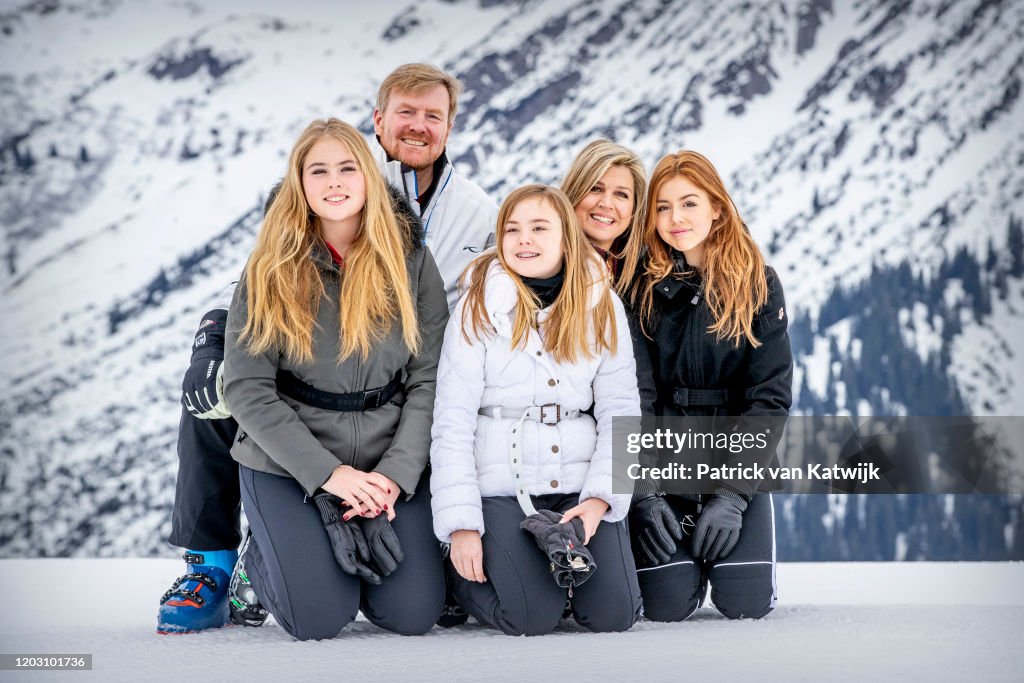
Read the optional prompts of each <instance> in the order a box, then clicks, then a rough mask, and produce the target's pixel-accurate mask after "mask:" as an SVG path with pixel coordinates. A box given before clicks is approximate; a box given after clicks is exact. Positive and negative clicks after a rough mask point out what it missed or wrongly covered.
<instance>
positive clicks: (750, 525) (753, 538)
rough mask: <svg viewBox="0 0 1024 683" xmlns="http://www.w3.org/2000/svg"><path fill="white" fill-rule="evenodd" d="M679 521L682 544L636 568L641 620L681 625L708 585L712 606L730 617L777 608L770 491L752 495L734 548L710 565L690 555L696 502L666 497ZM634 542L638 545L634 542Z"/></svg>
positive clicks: (752, 616) (751, 616)
mask: <svg viewBox="0 0 1024 683" xmlns="http://www.w3.org/2000/svg"><path fill="white" fill-rule="evenodd" d="M665 500H666V501H668V503H669V505H671V506H672V510H673V511H674V512H675V513H676V517H677V518H678V519H679V520H680V522H682V523H683V540H682V542H681V543H678V544H677V548H676V553H675V555H673V556H672V557H671V558H670V559H669V561H668V562H666V563H665V564H661V565H657V566H655V567H645V568H642V569H639V570H637V576H638V578H639V579H640V591H641V592H642V593H643V599H644V616H645V617H647V618H648V619H650V620H652V621H682V620H683V619H686V618H687V617H689V616H690V615H691V614H693V613H694V612H695V611H696V610H697V608H698V607H700V604H701V602H702V601H703V599H704V595H705V593H706V591H707V587H708V583H709V582H710V584H711V600H712V602H714V603H715V607H716V608H717V609H718V611H719V612H721V613H722V614H723V615H725V616H726V617H729V618H730V619H743V618H747V619H760V618H761V617H763V616H765V615H766V614H768V613H769V612H771V611H772V608H774V607H775V598H776V590H775V518H774V517H775V508H774V505H773V503H772V496H771V494H770V493H762V494H758V495H755V496H754V498H753V499H752V500H751V501H750V504H749V505H748V506H747V509H746V511H745V512H744V513H743V527H742V529H741V530H740V539H739V541H738V542H737V543H736V547H735V548H733V551H732V552H731V553H729V555H727V556H726V557H724V558H722V559H720V560H718V561H717V562H714V563H712V564H708V563H705V562H702V561H701V560H698V559H695V558H694V557H693V554H692V547H693V536H692V534H693V525H694V523H696V521H697V519H698V518H699V517H700V513H699V506H698V503H697V501H695V500H693V499H689V498H683V497H679V496H665ZM634 542H638V541H636V540H635V539H634Z"/></svg>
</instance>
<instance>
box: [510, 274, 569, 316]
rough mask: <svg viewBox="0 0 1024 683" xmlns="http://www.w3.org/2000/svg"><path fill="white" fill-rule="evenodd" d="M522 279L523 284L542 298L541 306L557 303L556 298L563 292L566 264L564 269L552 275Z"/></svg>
mask: <svg viewBox="0 0 1024 683" xmlns="http://www.w3.org/2000/svg"><path fill="white" fill-rule="evenodd" d="M521 279H522V281H523V284H524V285H526V286H527V288H528V289H529V290H530V291H531V292H533V293H534V294H536V295H537V298H538V299H540V307H541V308H547V307H548V306H550V305H551V304H553V303H555V299H557V298H558V295H559V294H560V293H561V292H562V283H563V282H564V281H565V266H562V269H561V270H560V271H558V272H557V273H555V274H554V275H552V276H551V277H545V278H537V277H524V278H521Z"/></svg>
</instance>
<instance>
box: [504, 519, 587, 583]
mask: <svg viewBox="0 0 1024 683" xmlns="http://www.w3.org/2000/svg"><path fill="white" fill-rule="evenodd" d="M560 519H562V515H561V514H559V513H557V512H554V511H552V510H538V511H537V514H534V515H530V516H529V517H527V518H526V519H524V520H523V521H522V522H520V523H519V528H520V529H523V530H524V531H528V532H529V533H531V534H533V540H534V541H535V542H536V543H537V547H538V548H540V549H541V551H542V552H543V553H544V554H545V555H547V557H548V559H549V560H551V575H552V576H553V577H554V578H555V583H557V584H558V585H559V586H561V587H562V588H568V589H569V591H570V595H571V592H572V588H573V586H579V585H581V584H582V583H583V582H584V581H586V580H587V579H589V578H590V576H591V574H593V573H594V570H596V569H597V564H596V563H595V562H594V556H593V555H591V554H590V551H589V550H587V546H585V545H583V539H584V538H586V532H585V531H584V529H583V520H582V519H580V518H579V517H573V518H572V519H570V520H569V521H568V522H566V523H565V524H559V523H558V522H559V520H560Z"/></svg>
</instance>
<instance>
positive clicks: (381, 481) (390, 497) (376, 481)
mask: <svg viewBox="0 0 1024 683" xmlns="http://www.w3.org/2000/svg"><path fill="white" fill-rule="evenodd" d="M366 480H367V481H368V482H370V483H371V484H373V485H374V486H376V487H377V488H378V489H380V490H381V491H383V492H384V497H385V498H386V499H387V502H386V503H385V504H384V510H385V511H386V512H387V513H388V521H389V522H393V521H394V519H395V503H396V502H398V496H400V495H401V494H402V489H400V488H399V487H398V484H396V483H395V482H393V481H391V479H389V478H388V477H386V476H384V475H383V474H381V473H380V472H368V473H367V474H366ZM363 516H364V517H372V516H373V515H368V514H365V513H364V514H363Z"/></svg>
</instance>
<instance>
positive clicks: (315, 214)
mask: <svg viewBox="0 0 1024 683" xmlns="http://www.w3.org/2000/svg"><path fill="white" fill-rule="evenodd" d="M447 318H448V308H447V305H446V302H445V293H444V284H443V283H442V281H441V277H440V275H439V274H438V271H437V267H436V266H435V264H434V260H433V258H432V257H431V255H430V253H429V251H428V250H427V249H426V248H425V247H424V246H423V245H422V234H421V229H420V225H419V222H418V220H417V219H416V218H415V215H414V214H413V212H412V211H411V210H410V209H409V208H408V206H406V205H405V204H404V200H402V199H401V198H400V196H399V195H398V194H397V193H389V190H388V187H387V185H386V183H385V182H384V180H383V178H382V176H381V174H380V171H379V170H378V168H377V165H376V164H375V163H374V159H373V156H372V155H371V152H370V150H369V148H368V146H367V144H366V142H365V140H364V139H363V137H362V135H361V134H360V133H359V132H358V131H357V130H356V129H355V128H353V127H352V126H350V125H348V124H346V123H344V122H342V121H339V120H337V119H328V120H326V121H314V122H313V123H311V124H310V125H309V126H308V127H307V128H306V130H305V131H303V133H302V135H301V136H300V137H299V140H298V141H297V142H296V143H295V146H294V147H293V149H292V151H291V155H290V157H289V162H288V170H287V174H286V176H285V178H284V180H283V181H282V184H281V187H280V190H279V191H278V193H277V195H276V197H275V198H274V199H273V202H272V204H271V205H270V208H269V210H268V212H267V215H266V218H265V220H264V223H263V227H262V229H261V230H260V233H259V236H258V238H257V242H256V248H255V249H254V250H253V253H252V256H251V257H250V258H249V262H248V264H247V265H246V268H245V272H244V274H243V277H242V280H241V282H240V283H239V286H238V288H237V289H236V291H235V295H234V299H233V300H232V303H231V308H230V311H229V314H228V324H227V349H226V356H225V373H224V374H225V378H224V390H225V396H226V399H227V401H228V404H229V405H230V406H231V409H232V412H233V414H234V416H235V418H236V419H237V420H238V424H239V431H238V435H237V436H236V438H235V443H234V446H233V447H232V449H231V454H232V456H233V457H234V458H235V460H237V461H238V462H239V463H240V465H241V467H240V480H241V489H242V501H243V505H244V507H245V510H246V514H247V517H248V519H249V523H250V526H251V528H252V539H251V542H250V543H248V544H247V546H246V550H245V551H244V552H243V556H242V558H241V562H242V563H243V564H244V568H245V571H244V574H246V575H247V576H248V578H249V580H251V582H252V588H253V589H254V590H255V592H256V595H257V597H258V598H259V600H260V603H262V605H264V606H265V607H266V608H267V609H269V611H270V613H271V614H273V615H274V617H275V618H276V619H277V622H278V623H279V624H280V625H281V626H282V627H283V628H284V629H285V630H286V631H287V632H288V633H290V634H291V635H292V636H294V637H296V638H299V639H302V640H306V639H319V638H331V637H334V636H335V635H337V633H338V632H339V631H340V630H341V629H342V628H343V627H344V626H345V625H346V624H347V623H348V622H350V621H352V619H354V618H355V616H356V612H357V611H358V610H359V609H362V611H363V613H364V614H365V615H366V617H367V618H368V619H369V620H370V621H371V622H373V623H375V624H377V625H378V626H381V627H383V628H385V629H388V630H391V631H394V632H397V633H403V634H418V633H423V632H425V631H427V630H429V629H430V627H431V626H432V625H433V624H434V622H435V621H436V619H437V617H438V615H439V614H440V612H441V607H442V603H443V599H444V578H443V574H442V570H441V561H440V560H441V558H440V554H439V551H438V548H437V544H436V543H433V542H431V540H430V529H431V519H430V503H429V492H428V491H427V490H426V488H427V487H426V485H425V483H424V482H423V481H421V479H423V472H424V469H425V467H426V464H427V458H428V449H427V444H428V443H429V432H430V420H431V414H432V411H433V404H434V383H435V377H436V369H437V356H438V351H439V349H440V341H441V335H442V332H443V329H444V325H445V323H446V322H447ZM307 499H309V500H308V501H307ZM314 503H315V504H314Z"/></svg>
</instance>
